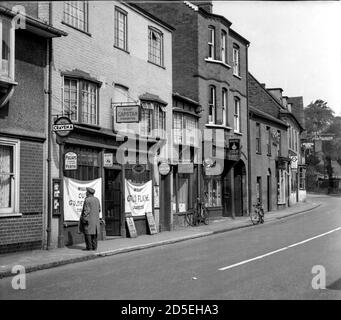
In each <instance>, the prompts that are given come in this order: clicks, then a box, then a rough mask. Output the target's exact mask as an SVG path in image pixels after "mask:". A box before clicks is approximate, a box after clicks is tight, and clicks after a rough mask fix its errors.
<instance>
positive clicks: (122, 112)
mask: <svg viewBox="0 0 341 320" xmlns="http://www.w3.org/2000/svg"><path fill="white" fill-rule="evenodd" d="M139 120H140V106H138V105H136V106H116V123H133V122H139Z"/></svg>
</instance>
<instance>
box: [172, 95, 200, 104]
mask: <svg viewBox="0 0 341 320" xmlns="http://www.w3.org/2000/svg"><path fill="white" fill-rule="evenodd" d="M173 97H174V98H177V99H179V100H182V101H185V102H188V103H190V104H193V105H196V106H199V102H197V101H194V100H193V99H191V98H188V97H186V96H183V95H181V94H180V93H178V92H174V93H173Z"/></svg>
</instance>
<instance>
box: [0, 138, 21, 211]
mask: <svg viewBox="0 0 341 320" xmlns="http://www.w3.org/2000/svg"><path fill="white" fill-rule="evenodd" d="M19 158H20V157H19V141H17V140H8V139H2V138H0V215H1V214H11V213H18V209H19Z"/></svg>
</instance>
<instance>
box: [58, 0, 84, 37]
mask: <svg viewBox="0 0 341 320" xmlns="http://www.w3.org/2000/svg"><path fill="white" fill-rule="evenodd" d="M64 22H65V23H67V24H69V25H70V26H72V27H74V28H76V29H79V30H82V31H85V32H87V31H88V2H87V1H64Z"/></svg>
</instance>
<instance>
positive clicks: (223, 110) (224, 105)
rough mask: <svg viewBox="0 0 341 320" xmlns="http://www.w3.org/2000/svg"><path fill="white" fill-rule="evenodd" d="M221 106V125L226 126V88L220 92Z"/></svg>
mask: <svg viewBox="0 0 341 320" xmlns="http://www.w3.org/2000/svg"><path fill="white" fill-rule="evenodd" d="M221 106H222V113H223V116H222V121H223V125H224V126H227V90H226V89H225V88H223V90H222V94H221Z"/></svg>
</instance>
